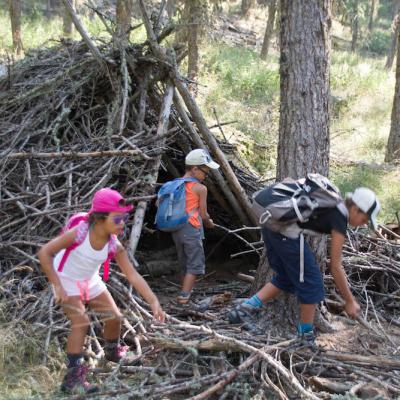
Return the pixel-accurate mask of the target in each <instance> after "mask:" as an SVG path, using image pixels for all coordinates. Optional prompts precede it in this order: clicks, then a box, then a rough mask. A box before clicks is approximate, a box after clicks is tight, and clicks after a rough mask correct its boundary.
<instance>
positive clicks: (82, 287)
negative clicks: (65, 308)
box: [58, 274, 107, 301]
mask: <svg viewBox="0 0 400 400" xmlns="http://www.w3.org/2000/svg"><path fill="white" fill-rule="evenodd" d="M58 278H59V279H60V283H61V286H62V287H63V289H64V290H65V291H66V292H67V295H68V296H80V298H81V300H82V301H89V300H93V299H94V298H95V297H97V296H98V295H100V294H101V293H103V292H104V291H105V290H107V287H106V285H105V283H104V282H103V281H102V279H101V277H100V275H97V274H96V275H95V276H93V277H92V278H91V279H89V280H83V281H79V280H76V279H71V278H68V277H66V276H63V275H60V274H58Z"/></svg>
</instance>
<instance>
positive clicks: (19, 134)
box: [0, 1, 400, 399]
mask: <svg viewBox="0 0 400 400" xmlns="http://www.w3.org/2000/svg"><path fill="white" fill-rule="evenodd" d="M139 4H140V7H141V10H142V14H143V21H144V24H145V27H146V31H147V36H148V39H147V41H146V42H145V43H143V44H140V45H138V44H129V45H121V44H118V43H117V44H116V43H115V42H113V43H110V44H106V43H95V42H93V41H92V40H91V39H90V38H89V37H88V35H87V34H86V35H85V32H84V28H83V27H82V26H81V25H80V23H79V20H78V19H77V17H76V15H74V14H72V17H73V19H74V22H75V24H76V26H77V28H78V29H79V30H80V32H81V34H82V37H83V41H82V42H80V43H70V42H66V41H63V42H61V43H60V44H59V45H58V46H56V47H54V48H52V49H46V50H39V51H35V52H32V53H31V54H30V55H28V56H27V57H26V58H25V59H24V60H23V61H20V62H18V63H17V64H15V65H14V66H12V67H11V68H10V73H9V75H8V76H7V77H6V78H4V79H2V80H0V137H1V140H0V204H1V207H0V213H1V219H0V293H1V294H0V296H1V299H2V302H1V313H2V316H3V318H4V319H5V320H7V321H12V323H11V325H10V329H12V326H13V325H12V324H16V325H18V324H19V323H22V322H30V323H32V324H34V326H35V327H36V328H37V332H38V334H42V335H43V337H44V340H43V349H42V351H43V358H44V360H46V357H50V354H51V352H49V349H50V348H53V347H55V348H56V349H57V352H58V353H60V354H62V353H63V346H64V340H65V337H66V333H67V331H68V324H67V321H66V320H65V317H64V316H63V314H62V313H61V312H60V311H59V310H58V309H57V308H55V307H54V304H53V295H52V293H51V290H50V289H49V288H48V286H47V284H46V281H45V279H44V277H43V276H42V275H41V274H40V272H39V267H38V260H37V258H36V256H35V254H36V251H37V249H38V246H40V245H41V244H42V243H44V242H46V241H48V240H49V239H50V238H52V237H54V236H56V235H57V234H58V233H59V231H60V229H61V228H62V226H63V224H64V222H65V219H66V217H67V216H68V215H70V214H72V213H73V212H76V211H82V210H87V209H88V208H89V205H90V199H91V197H92V195H93V193H94V192H95V191H96V190H98V189H99V188H101V187H104V186H111V187H114V188H116V189H118V190H119V191H121V192H122V193H123V194H124V195H125V197H126V198H128V200H130V201H134V202H135V204H136V209H135V214H134V217H133V219H132V221H131V222H130V223H129V224H128V227H129V235H128V243H127V248H128V252H129V254H130V255H131V256H134V254H135V252H136V248H137V245H138V240H139V237H140V234H141V232H142V228H143V222H144V218H145V215H146V209H147V208H148V206H149V204H150V202H151V201H152V200H153V199H154V197H155V191H156V188H157V185H158V184H159V182H160V177H159V174H160V175H162V176H164V177H168V178H172V177H176V176H180V175H181V174H182V172H183V171H182V164H183V157H184V154H186V153H187V152H188V151H190V150H191V149H193V148H198V147H201V148H205V149H207V150H208V151H209V152H210V153H211V155H212V156H213V158H215V159H216V161H217V162H218V163H219V164H220V165H221V170H220V171H216V172H213V175H212V179H210V180H209V181H208V182H207V185H208V187H209V190H210V193H211V197H212V206H213V207H216V208H217V209H218V212H216V213H214V215H215V220H216V222H217V223H219V224H221V226H227V225H228V226H229V228H230V229H233V230H234V229H235V228H238V227H241V226H243V225H245V226H251V225H253V224H254V220H253V216H252V214H251V212H250V207H249V202H248V197H247V194H250V193H252V192H253V191H255V190H256V189H258V188H259V187H260V183H259V181H258V180H257V178H256V177H255V176H253V175H251V174H249V173H248V172H246V171H244V170H241V169H240V168H239V167H238V166H237V164H234V163H233V162H232V158H233V154H232V153H231V154H230V155H229V157H230V158H231V160H229V159H228V158H229V157H228V156H227V154H226V153H227V152H228V151H231V150H232V149H231V147H230V146H229V145H228V144H227V143H224V142H222V141H221V140H217V139H216V137H215V136H214V135H213V134H212V133H211V131H210V128H209V127H208V126H207V124H206V122H205V119H204V117H203V116H202V114H201V111H200V110H199V108H198V106H197V105H196V102H195V100H194V99H193V97H192V96H191V94H190V92H189V90H188V87H187V82H186V80H185V79H184V78H183V77H182V76H181V75H180V72H179V69H178V63H179V61H180V59H181V58H182V57H181V54H180V53H179V52H178V53H176V52H174V49H173V48H169V47H168V48H164V47H162V46H161V45H160V43H161V42H162V40H163V39H164V38H165V37H166V36H167V35H168V33H169V32H170V31H171V30H170V29H169V28H168V27H167V28H165V29H162V27H160V26H153V25H152V24H151V23H150V20H149V18H148V14H147V10H146V9H145V6H144V4H143V1H139ZM71 13H73V10H71ZM157 20H159V19H157ZM156 32H158V34H156ZM217 127H219V128H221V127H220V126H218V125H217ZM222 149H224V151H223V150H222ZM227 221H229V223H227ZM253 232H256V231H253ZM235 235H238V233H235ZM255 236H258V233H256V235H255ZM349 239H350V240H349V242H348V243H349V244H348V245H347V247H346V252H345V258H344V264H345V267H346V269H348V273H349V276H350V279H351V283H352V286H353V287H355V288H356V292H357V294H358V297H359V299H360V301H361V302H362V303H363V305H365V307H364V309H365V310H367V311H366V313H365V315H364V316H363V318H362V319H360V322H361V323H362V329H365V330H367V332H369V333H370V334H371V337H375V338H378V339H379V341H380V343H381V345H382V348H381V349H380V351H379V353H384V354H385V357H384V358H383V357H379V356H377V355H374V354H373V350H372V348H369V347H368V348H367V349H360V351H358V353H362V354H351V355H346V354H342V353H340V352H339V353H337V352H334V351H332V350H326V349H323V348H318V349H317V350H315V349H312V350H310V349H307V348H302V347H301V346H300V347H299V345H298V343H296V342H295V341H294V340H292V339H289V340H288V339H287V338H280V337H278V336H272V335H271V334H268V333H264V334H262V335H258V334H255V333H248V332H245V331H242V330H241V329H240V327H237V326H232V325H229V324H228V322H227V317H226V312H227V309H228V308H229V307H231V304H230V303H229V302H230V300H232V299H233V298H235V297H243V296H246V295H247V294H248V290H249V284H243V282H239V281H234V282H229V283H224V284H219V285H213V286H212V287H211V286H210V285H209V284H208V283H206V282H205V283H204V284H203V285H201V284H200V285H199V286H198V288H197V289H196V290H197V294H198V295H199V298H201V299H202V300H201V301H199V302H197V303H196V302H195V303H192V304H191V305H190V306H189V307H187V308H177V307H176V306H174V305H173V304H169V306H167V307H166V310H167V312H168V315H167V320H166V323H165V324H157V323H155V322H154V321H153V320H152V318H151V315H150V313H149V311H148V309H147V306H146V305H145V304H144V303H143V302H142V300H141V299H140V298H138V297H137V296H136V295H135V293H133V292H132V289H131V288H128V287H127V285H126V284H125V281H124V278H123V276H122V275H120V274H119V273H118V272H117V271H113V273H112V274H111V277H110V282H109V289H110V291H111V293H112V294H113V297H114V298H115V299H116V301H117V303H118V304H119V306H120V307H121V310H123V312H124V315H125V321H124V330H123V339H124V341H125V342H127V343H129V344H132V346H133V347H135V349H136V350H135V352H136V361H137V362H139V361H140V362H142V363H143V364H144V365H141V366H139V365H120V366H118V367H117V368H113V369H112V370H110V368H109V367H108V366H107V365H106V366H101V365H100V364H101V360H102V356H103V346H102V345H103V343H102V339H101V335H100V334H99V333H100V330H101V327H100V325H101V324H100V322H101V319H100V317H99V316H96V315H93V324H92V325H91V327H90V340H89V341H88V344H87V348H86V356H87V358H88V360H89V361H90V362H92V363H93V367H95V375H96V376H97V377H100V378H104V377H107V378H110V379H109V380H108V382H112V385H108V386H107V387H108V388H109V389H110V388H111V390H109V391H106V392H102V393H101V394H100V395H101V396H106V395H109V396H110V397H111V396H117V395H121V396H122V395H124V394H126V395H128V394H129V396H130V398H143V397H144V396H148V397H155V398H162V397H165V396H171V395H174V394H184V395H185V396H187V397H190V396H192V397H191V398H192V399H205V398H210V397H212V396H214V397H215V396H217V397H219V398H221V399H228V398H237V399H242V398H247V397H249V396H255V395H259V397H260V398H271V397H275V398H281V399H287V398H289V397H296V398H299V397H302V398H307V399H321V398H330V394H329V392H334V393H345V392H346V391H348V390H353V391H354V392H355V393H356V389H355V386H357V385H356V383H360V381H362V382H369V383H373V384H378V383H379V385H378V386H379V388H380V389H382V390H383V392H384V394H383V396H394V395H396V396H398V395H399V394H400V386H399V385H398V381H399V374H398V371H399V370H400V362H399V360H398V351H399V337H398V332H397V333H396V332H394V331H393V329H394V328H395V327H396V326H397V325H398V324H399V316H398V314H396V312H397V311H396V310H397V309H398V308H396V305H397V304H398V299H399V297H398V293H399V291H400V276H399V275H400V259H399V256H398V245H396V244H392V243H390V242H388V241H387V240H384V239H382V240H379V239H378V240H371V239H369V238H368V237H366V236H364V235H358V234H354V236H351V237H350V238H349ZM247 240H248V239H243V240H242V242H243V243H244V245H245V246H244V252H258V253H261V247H260V245H261V243H260V242H253V243H249V242H248V241H247ZM257 246H258V247H257ZM326 280H327V284H328V287H329V286H330V284H331V280H330V277H329V276H328V277H327V278H326ZM164 289H165V288H161V289H160V293H159V294H161V292H162V290H164ZM382 292H383V293H385V294H384V295H382ZM326 306H327V307H328V308H329V309H330V310H334V311H335V312H340V311H341V307H342V305H341V303H340V302H339V301H338V299H337V297H336V295H335V291H334V289H333V286H332V288H331V289H330V290H329V295H328V299H327V302H326ZM368 319H370V322H368ZM260 323H261V324H262V323H263V322H262V321H261V322H260ZM388 323H389V325H388ZM388 326H389V328H390V331H389V330H388V328H387V327H388ZM261 328H264V332H268V331H269V326H268V323H267V322H266V325H264V326H263V325H261ZM396 335H397V336H396ZM378 339H377V340H378ZM371 353H372V355H371ZM396 357H397V359H396ZM132 374H135V376H140V377H141V378H140V381H138V382H137V384H136V385H133V386H132V385H128V382H131V381H132V379H131V376H132ZM102 380H103V379H102ZM358 389H359V387H358V388H357V390H358ZM364 389H365V388H364ZM371 390H372V389H371ZM88 397H89V396H88Z"/></svg>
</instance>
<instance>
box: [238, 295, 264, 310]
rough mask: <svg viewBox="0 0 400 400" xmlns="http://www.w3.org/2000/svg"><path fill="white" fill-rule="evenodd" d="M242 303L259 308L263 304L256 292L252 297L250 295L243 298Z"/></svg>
mask: <svg viewBox="0 0 400 400" xmlns="http://www.w3.org/2000/svg"><path fill="white" fill-rule="evenodd" d="M243 304H247V305H249V306H252V307H254V308H261V307H262V306H263V302H262V301H261V299H260V298H259V297H258V296H257V295H256V294H255V295H254V296H253V297H250V299H247V300H245V302H244V303H243Z"/></svg>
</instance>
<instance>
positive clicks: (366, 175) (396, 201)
mask: <svg viewBox="0 0 400 400" xmlns="http://www.w3.org/2000/svg"><path fill="white" fill-rule="evenodd" d="M331 178H332V181H333V182H334V183H335V184H336V185H337V186H338V187H339V189H340V191H341V193H342V194H343V195H344V194H346V193H348V192H352V191H353V190H354V189H355V188H357V187H359V186H365V187H369V188H370V189H372V190H374V191H375V192H376V194H377V196H378V198H379V200H380V202H381V204H382V211H381V213H380V214H379V218H378V219H379V220H380V221H383V222H392V221H396V212H400V186H399V184H398V182H399V178H400V171H398V170H396V168H388V167H385V166H379V165H368V164H363V163H360V164H352V165H337V166H335V167H333V168H332V169H331Z"/></svg>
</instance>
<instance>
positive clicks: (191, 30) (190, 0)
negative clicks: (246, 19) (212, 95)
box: [185, 0, 205, 96]
mask: <svg viewBox="0 0 400 400" xmlns="http://www.w3.org/2000/svg"><path fill="white" fill-rule="evenodd" d="M186 7H187V11H186V10H185V11H186V12H185V15H186V17H187V19H186V21H185V22H186V23H187V25H188V29H187V43H188V78H189V79H190V80H192V81H193V84H190V85H189V89H190V92H191V93H192V95H194V96H195V95H196V94H197V85H196V83H195V82H196V81H197V77H198V74H199V41H200V38H201V34H202V30H203V25H204V21H205V4H204V2H203V1H199V0H186V4H185V9H186Z"/></svg>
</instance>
